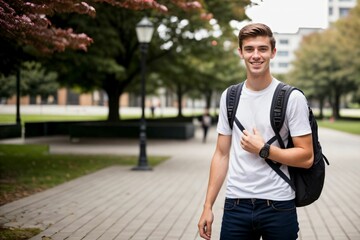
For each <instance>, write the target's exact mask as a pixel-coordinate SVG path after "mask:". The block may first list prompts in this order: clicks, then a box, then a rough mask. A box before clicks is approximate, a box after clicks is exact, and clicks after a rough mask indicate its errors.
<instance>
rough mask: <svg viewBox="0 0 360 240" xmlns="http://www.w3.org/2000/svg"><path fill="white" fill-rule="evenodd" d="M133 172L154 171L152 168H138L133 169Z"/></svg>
mask: <svg viewBox="0 0 360 240" xmlns="http://www.w3.org/2000/svg"><path fill="white" fill-rule="evenodd" d="M131 170H133V171H152V170H153V169H152V167H149V166H137V167H134V168H132V169H131Z"/></svg>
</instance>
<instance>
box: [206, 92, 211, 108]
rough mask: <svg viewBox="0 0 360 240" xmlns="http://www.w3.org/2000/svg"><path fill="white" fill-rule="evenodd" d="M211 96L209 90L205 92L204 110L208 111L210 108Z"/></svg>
mask: <svg viewBox="0 0 360 240" xmlns="http://www.w3.org/2000/svg"><path fill="white" fill-rule="evenodd" d="M211 95H212V91H211V90H207V91H206V92H205V102H206V109H210V107H211Z"/></svg>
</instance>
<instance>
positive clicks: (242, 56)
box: [238, 48, 244, 58]
mask: <svg viewBox="0 0 360 240" xmlns="http://www.w3.org/2000/svg"><path fill="white" fill-rule="evenodd" d="M238 53H239V56H240V58H244V55H243V54H242V51H241V48H238Z"/></svg>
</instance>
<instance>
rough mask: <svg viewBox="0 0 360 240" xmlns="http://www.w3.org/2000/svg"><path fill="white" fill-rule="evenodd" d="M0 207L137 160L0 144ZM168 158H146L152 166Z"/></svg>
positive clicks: (132, 163) (41, 147)
mask: <svg viewBox="0 0 360 240" xmlns="http://www.w3.org/2000/svg"><path fill="white" fill-rule="evenodd" d="M0 156H1V157H0V182H1V185H0V205H3V204H5V203H8V202H11V201H14V200H16V199H19V198H22V197H25V196H28V195H30V194H33V193H35V192H39V191H43V190H45V189H48V188H51V187H53V186H56V185H58V184H61V183H64V182H66V181H69V180H71V179H74V178H77V177H80V176H83V175H85V174H89V173H92V172H94V171H96V170H99V169H102V168H105V167H108V166H112V165H130V166H131V165H133V166H136V165H137V161H138V157H137V156H118V155H70V154H69V155H65V154H49V152H48V146H47V145H11V144H0ZM167 158H168V157H161V156H149V164H150V165H151V166H155V165H157V164H159V163H161V162H162V161H164V160H166V159H167Z"/></svg>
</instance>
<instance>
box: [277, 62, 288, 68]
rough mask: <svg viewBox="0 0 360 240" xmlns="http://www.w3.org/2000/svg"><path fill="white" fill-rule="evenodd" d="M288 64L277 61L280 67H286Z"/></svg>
mask: <svg viewBox="0 0 360 240" xmlns="http://www.w3.org/2000/svg"><path fill="white" fill-rule="evenodd" d="M288 66H289V63H286V62H280V63H279V67H280V68H287V67H288Z"/></svg>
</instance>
